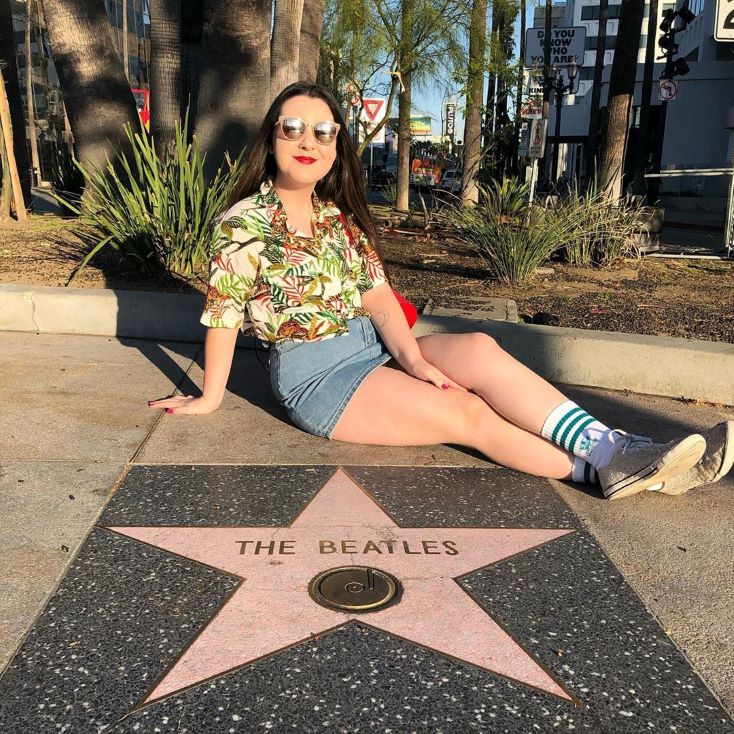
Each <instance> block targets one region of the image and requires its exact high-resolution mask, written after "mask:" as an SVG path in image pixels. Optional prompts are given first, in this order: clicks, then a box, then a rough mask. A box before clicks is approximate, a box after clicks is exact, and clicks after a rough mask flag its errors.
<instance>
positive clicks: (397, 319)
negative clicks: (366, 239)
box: [362, 283, 466, 391]
mask: <svg viewBox="0 0 734 734" xmlns="http://www.w3.org/2000/svg"><path fill="white" fill-rule="evenodd" d="M362 305H363V306H364V307H365V308H366V309H367V310H368V311H369V312H370V318H371V319H372V323H373V324H374V325H375V329H377V331H378V332H379V334H380V336H381V337H382V340H383V341H384V342H385V346H387V348H388V351H389V352H390V354H392V356H393V357H395V359H396V360H397V362H398V364H399V365H400V366H401V367H402V368H403V369H404V370H405V371H406V372H407V373H408V374H409V375H412V376H413V377H417V378H418V379H420V380H425V381H426V382H432V383H433V384H434V385H436V387H441V388H443V389H444V390H446V389H448V388H449V387H455V388H456V389H458V390H464V391H466V388H464V387H463V386H462V385H459V384H458V383H456V382H454V381H453V380H451V379H449V378H448V377H447V376H446V375H444V373H443V372H441V370H439V369H438V368H437V367H434V366H433V365H432V364H430V363H429V362H426V360H425V359H424V358H423V355H422V354H421V351H420V347H419V346H418V342H417V341H416V340H415V337H414V336H413V332H412V331H411V330H410V326H408V321H407V319H406V318H405V314H404V313H403V309H402V308H401V306H400V303H398V299H397V298H395V294H394V293H393V292H392V288H391V287H390V285H389V284H388V283H381V284H380V285H378V286H375V287H374V288H371V289H370V290H368V291H365V292H364V293H363V294H362Z"/></svg>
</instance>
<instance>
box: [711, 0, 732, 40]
mask: <svg viewBox="0 0 734 734" xmlns="http://www.w3.org/2000/svg"><path fill="white" fill-rule="evenodd" d="M714 40H715V41H734V0H717V2H716V23H714Z"/></svg>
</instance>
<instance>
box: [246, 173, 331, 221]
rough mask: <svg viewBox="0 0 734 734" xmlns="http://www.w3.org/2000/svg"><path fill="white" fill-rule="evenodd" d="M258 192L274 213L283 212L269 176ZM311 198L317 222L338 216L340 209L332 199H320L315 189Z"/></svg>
mask: <svg viewBox="0 0 734 734" xmlns="http://www.w3.org/2000/svg"><path fill="white" fill-rule="evenodd" d="M260 194H261V195H262V197H263V201H264V202H265V204H266V205H269V206H271V207H273V210H274V213H275V214H276V215H277V214H278V213H280V212H284V209H283V202H282V201H281V200H280V197H279V196H278V192H277V191H276V190H275V185H274V184H273V180H272V179H271V178H266V179H265V180H264V181H263V182H262V183H261V184H260ZM311 200H312V202H313V212H314V216H315V220H316V222H318V223H319V224H323V223H324V222H325V221H326V220H327V219H328V218H332V217H338V216H339V215H340V214H341V211H340V210H339V208H338V207H337V206H336V204H334V202H333V201H327V202H324V201H321V199H320V198H319V196H318V194H317V193H316V190H315V189H314V192H313V195H312V197H311Z"/></svg>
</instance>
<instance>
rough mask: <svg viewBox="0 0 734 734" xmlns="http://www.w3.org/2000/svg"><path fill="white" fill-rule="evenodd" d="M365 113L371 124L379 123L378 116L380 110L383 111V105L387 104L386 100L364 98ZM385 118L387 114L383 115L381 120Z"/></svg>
mask: <svg viewBox="0 0 734 734" xmlns="http://www.w3.org/2000/svg"><path fill="white" fill-rule="evenodd" d="M363 101H364V111H365V113H366V115H367V117H369V119H370V122H379V120H377V119H376V118H377V115H378V114H379V113H380V110H381V109H382V107H383V105H384V104H385V100H384V99H379V98H370V99H368V98H367V97H365V98H364V100H363ZM384 116H385V113H384V112H383V113H382V115H380V120H381V119H382V118H383V117H384Z"/></svg>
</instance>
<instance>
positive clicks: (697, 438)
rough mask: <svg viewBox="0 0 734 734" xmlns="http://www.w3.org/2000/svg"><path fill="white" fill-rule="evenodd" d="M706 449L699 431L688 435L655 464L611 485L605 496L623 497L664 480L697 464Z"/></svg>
mask: <svg viewBox="0 0 734 734" xmlns="http://www.w3.org/2000/svg"><path fill="white" fill-rule="evenodd" d="M705 451H706V441H705V439H704V437H703V436H701V435H699V434H697V433H694V434H693V435H691V436H686V438H684V439H682V440H681V441H680V442H679V443H677V444H676V445H675V446H673V448H672V449H670V450H669V451H668V452H667V453H665V454H663V455H662V456H661V457H660V458H659V459H658V460H657V461H656V462H654V463H653V464H649V465H648V466H646V467H645V468H644V469H641V470H640V471H638V472H637V473H636V474H631V475H630V476H628V477H625V478H624V479H621V480H620V481H619V482H617V483H616V484H614V485H612V486H611V487H609V488H608V489H607V493H605V497H606V498H607V499H608V500H618V499H622V498H623V497H629V496H630V495H631V494H637V493H638V492H642V491H643V490H645V489H647V488H648V487H652V486H653V485H655V484H658V483H659V482H664V481H665V480H666V479H670V477H673V476H676V475H677V474H680V473H681V472H684V471H687V470H688V469H690V468H691V467H692V466H695V465H696V464H697V463H698V462H699V461H700V459H701V457H702V456H703V454H704V452H705Z"/></svg>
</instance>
